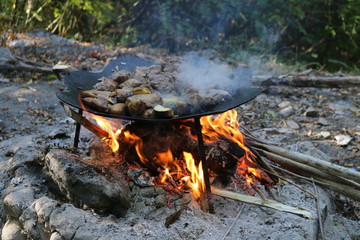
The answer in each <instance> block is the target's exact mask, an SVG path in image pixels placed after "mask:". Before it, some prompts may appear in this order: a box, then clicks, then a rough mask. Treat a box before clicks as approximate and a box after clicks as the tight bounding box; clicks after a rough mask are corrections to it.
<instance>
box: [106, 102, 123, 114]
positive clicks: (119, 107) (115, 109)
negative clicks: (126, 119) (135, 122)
mask: <svg viewBox="0 0 360 240" xmlns="http://www.w3.org/2000/svg"><path fill="white" fill-rule="evenodd" d="M125 109H126V105H125V103H117V104H114V105H112V106H111V107H110V113H112V114H116V115H123V114H125Z"/></svg>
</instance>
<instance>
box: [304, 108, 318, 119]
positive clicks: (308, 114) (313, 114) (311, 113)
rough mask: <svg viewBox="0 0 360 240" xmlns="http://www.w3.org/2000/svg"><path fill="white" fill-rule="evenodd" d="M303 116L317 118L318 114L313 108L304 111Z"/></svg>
mask: <svg viewBox="0 0 360 240" xmlns="http://www.w3.org/2000/svg"><path fill="white" fill-rule="evenodd" d="M304 115H305V116H306V117H318V116H319V112H318V110H316V109H315V108H313V107H309V108H308V109H306V111H305V113H304Z"/></svg>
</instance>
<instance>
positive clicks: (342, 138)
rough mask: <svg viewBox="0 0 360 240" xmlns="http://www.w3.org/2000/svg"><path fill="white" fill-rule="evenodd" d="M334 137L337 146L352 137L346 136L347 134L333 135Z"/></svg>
mask: <svg viewBox="0 0 360 240" xmlns="http://www.w3.org/2000/svg"><path fill="white" fill-rule="evenodd" d="M335 139H336V144H337V145H339V146H346V145H348V144H349V143H350V141H351V140H352V137H350V136H348V135H342V134H340V135H336V136H335Z"/></svg>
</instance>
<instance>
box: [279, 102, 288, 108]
mask: <svg viewBox="0 0 360 240" xmlns="http://www.w3.org/2000/svg"><path fill="white" fill-rule="evenodd" d="M290 105H291V102H290V101H283V102H281V103H279V105H278V106H279V108H286V107H289V106H290Z"/></svg>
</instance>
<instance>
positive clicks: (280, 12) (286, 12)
mask: <svg viewBox="0 0 360 240" xmlns="http://www.w3.org/2000/svg"><path fill="white" fill-rule="evenodd" d="M0 21H1V23H2V24H1V25H0V31H4V30H7V29H10V28H11V29H13V30H15V31H18V30H24V29H33V28H40V29H47V30H49V31H52V32H54V33H56V34H60V35H62V36H68V37H75V38H77V39H81V40H103V41H108V42H111V43H112V44H115V45H126V46H135V45H139V44H148V45H151V46H155V47H164V48H168V49H170V50H171V51H173V52H182V51H187V50H189V49H208V48H212V49H215V50H217V51H219V52H221V53H222V54H224V55H226V56H227V57H231V58H234V59H238V58H244V57H245V58H246V55H244V54H240V53H241V52H244V50H245V52H248V53H256V54H258V55H259V54H260V55H264V56H265V55H268V54H277V55H278V59H281V60H282V61H284V62H290V63H291V62H294V61H301V62H302V61H308V62H317V63H318V65H320V66H325V67H327V68H329V69H349V68H354V67H355V68H359V67H360V66H359V65H360V62H359V58H358V56H359V55H360V48H359V42H360V34H359V32H360V1H359V0H313V1H310V0H305V1H304V0H287V1H285V0H258V1H254V0H241V1H235V0H222V1H217V0H202V1H194V0H162V1H161V0H152V1H149V0H120V1H115V0H94V1H90V0H59V1H55V0H2V1H1V3H0Z"/></svg>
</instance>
